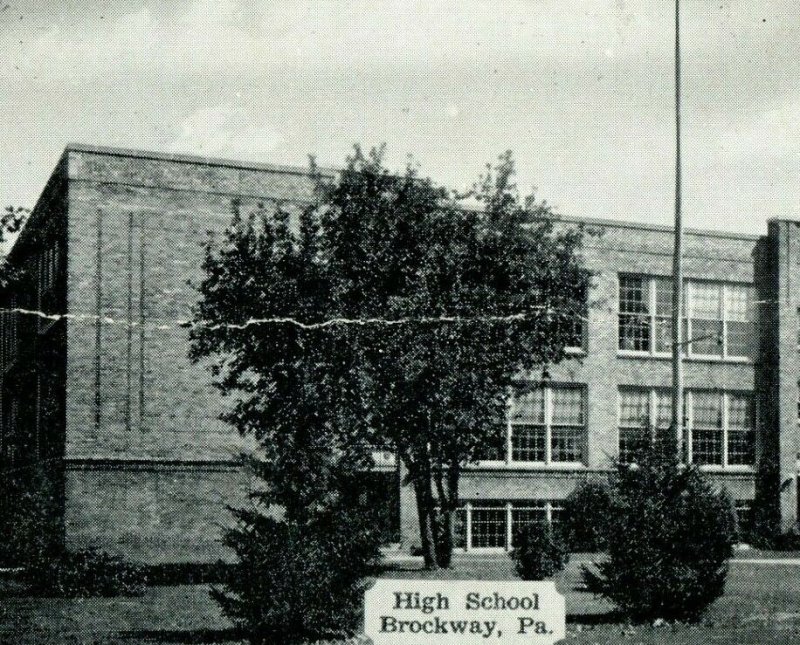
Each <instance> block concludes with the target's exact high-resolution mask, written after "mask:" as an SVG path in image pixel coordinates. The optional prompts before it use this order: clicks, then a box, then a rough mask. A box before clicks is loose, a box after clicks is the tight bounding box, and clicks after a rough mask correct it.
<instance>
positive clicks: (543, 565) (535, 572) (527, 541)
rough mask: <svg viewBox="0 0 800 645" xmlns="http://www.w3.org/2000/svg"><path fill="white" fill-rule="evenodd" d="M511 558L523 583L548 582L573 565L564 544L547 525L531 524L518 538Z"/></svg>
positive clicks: (524, 527) (543, 523) (522, 530)
mask: <svg viewBox="0 0 800 645" xmlns="http://www.w3.org/2000/svg"><path fill="white" fill-rule="evenodd" d="M514 543H515V547H514V549H513V550H512V551H511V553H510V554H509V555H510V556H511V558H512V560H514V565H515V567H516V570H517V574H518V575H519V577H520V578H522V579H523V580H544V579H545V578H550V577H552V576H554V575H555V574H556V573H558V572H559V571H561V570H562V569H563V568H564V565H566V563H567V562H568V561H569V555H568V554H567V552H566V549H565V548H564V546H563V544H562V543H561V540H560V539H559V538H558V537H557V536H556V534H555V532H554V531H553V529H552V528H551V527H550V525H549V524H547V523H546V522H531V523H530V524H527V525H525V526H523V527H522V529H520V531H519V532H518V533H517V535H516V536H515V541H514Z"/></svg>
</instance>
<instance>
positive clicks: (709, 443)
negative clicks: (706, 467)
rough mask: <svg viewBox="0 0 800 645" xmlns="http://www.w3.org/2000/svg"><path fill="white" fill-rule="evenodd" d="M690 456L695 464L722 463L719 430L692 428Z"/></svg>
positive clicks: (720, 433) (720, 434) (718, 464)
mask: <svg viewBox="0 0 800 645" xmlns="http://www.w3.org/2000/svg"><path fill="white" fill-rule="evenodd" d="M692 457H693V461H694V463H696V464H715V465H717V466H720V465H722V432H721V431H720V430H700V429H698V428H694V429H693V430H692Z"/></svg>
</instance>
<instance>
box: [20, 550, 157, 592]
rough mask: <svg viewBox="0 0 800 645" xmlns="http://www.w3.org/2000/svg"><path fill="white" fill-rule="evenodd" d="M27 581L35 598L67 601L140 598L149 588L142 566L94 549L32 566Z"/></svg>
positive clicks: (64, 555)
mask: <svg viewBox="0 0 800 645" xmlns="http://www.w3.org/2000/svg"><path fill="white" fill-rule="evenodd" d="M25 578H26V580H27V582H28V583H29V585H30V591H31V592H32V593H34V594H37V595H43V596H59V597H67V598H76V597H89V596H140V595H142V594H143V593H144V591H145V588H146V584H147V579H146V576H145V570H144V567H142V566H141V565H138V564H134V563H131V562H126V561H124V560H123V559H122V558H119V557H116V556H112V555H109V554H108V553H106V552H104V551H97V550H94V549H88V550H84V551H77V552H66V553H64V554H62V555H61V556H60V557H56V558H51V559H47V560H42V561H41V562H37V563H33V564H32V565H31V566H30V567H29V568H28V569H27V571H26V574H25Z"/></svg>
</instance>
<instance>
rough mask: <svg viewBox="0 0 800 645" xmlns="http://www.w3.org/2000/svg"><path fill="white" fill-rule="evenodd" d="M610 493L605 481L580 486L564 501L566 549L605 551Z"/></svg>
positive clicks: (562, 523) (563, 514) (563, 526)
mask: <svg viewBox="0 0 800 645" xmlns="http://www.w3.org/2000/svg"><path fill="white" fill-rule="evenodd" d="M610 513H611V491H610V490H609V486H608V484H607V483H605V482H598V481H587V482H583V483H581V484H579V485H578V486H577V487H576V488H575V490H573V491H572V492H571V493H570V494H569V496H568V497H567V499H566V500H565V501H564V511H563V513H562V515H561V517H562V522H561V532H562V536H563V539H564V542H565V543H566V546H567V548H568V549H569V550H570V551H572V552H573V553H575V552H581V551H583V552H587V551H588V552H591V551H605V549H606V545H607V543H608V540H607V538H606V536H607V534H608V523H609V515H610Z"/></svg>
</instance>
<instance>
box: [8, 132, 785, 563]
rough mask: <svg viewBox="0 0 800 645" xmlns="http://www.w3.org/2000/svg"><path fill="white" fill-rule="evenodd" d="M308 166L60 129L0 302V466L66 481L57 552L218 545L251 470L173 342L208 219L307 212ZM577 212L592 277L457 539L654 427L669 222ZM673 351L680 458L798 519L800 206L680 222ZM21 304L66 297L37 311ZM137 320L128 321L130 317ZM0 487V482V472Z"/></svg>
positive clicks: (464, 512)
mask: <svg viewBox="0 0 800 645" xmlns="http://www.w3.org/2000/svg"><path fill="white" fill-rule="evenodd" d="M311 191H312V184H311V181H310V179H309V177H308V175H307V172H306V170H305V169H302V168H288V167H282V166H273V165H264V164H251V163H239V162H233V161H225V160H215V159H205V158H198V157H189V156H177V155H165V154H156V153H147V152H139V151H131V150H121V149H107V148H97V147H90V146H83V145H71V146H69V147H67V149H66V150H65V151H64V153H63V155H62V157H61V159H60V161H59V162H58V164H57V166H56V168H55V170H54V171H53V174H52V176H51V178H50V180H49V181H48V183H47V185H46V186H45V188H44V191H43V192H42V195H41V197H40V198H39V200H38V202H37V204H36V206H35V208H34V210H33V213H32V215H31V218H30V220H29V223H28V224H27V226H26V227H25V229H24V231H23V233H22V234H21V236H20V238H19V239H18V241H17V243H16V244H15V245H14V248H13V249H12V251H11V254H10V257H9V261H10V263H11V266H12V267H18V268H21V269H23V270H24V274H23V276H22V278H21V280H19V281H18V282H16V283H15V285H14V286H13V287H12V288H9V289H6V290H5V291H4V292H3V293H2V294H1V296H0V298H1V300H0V303H1V304H2V308H3V310H4V312H3V313H2V314H0V471H2V472H6V473H8V472H14V471H15V470H18V469H22V468H30V467H32V466H33V465H34V464H37V463H38V464H40V465H41V466H43V467H44V468H45V469H46V470H47V471H48V472H50V473H51V474H52V475H53V477H54V479H55V480H56V481H57V482H58V486H59V489H60V491H61V493H62V495H61V497H62V498H63V499H62V508H61V518H60V531H61V534H62V537H63V539H64V541H65V542H66V544H67V546H68V547H70V548H84V547H87V546H96V547H99V548H103V549H106V550H108V551H111V552H114V553H119V554H122V555H125V556H126V557H129V558H131V559H138V560H143V561H149V562H159V561H160V562H170V561H175V562H177V561H188V560H194V561H210V560H215V559H217V558H219V557H227V556H228V555H229V554H227V553H226V551H225V549H224V548H223V547H222V545H221V544H220V543H219V535H220V530H221V527H223V526H226V525H228V524H229V523H230V519H229V515H228V513H227V511H226V510H225V506H226V505H234V506H236V505H243V504H246V503H247V492H248V491H249V490H250V488H251V486H252V485H254V482H251V481H249V479H248V476H247V474H246V473H245V472H243V471H242V469H241V468H240V467H239V465H238V462H237V457H238V455H239V454H240V453H241V452H242V451H243V450H244V451H246V450H249V449H252V448H253V447H254V446H253V445H250V444H248V442H247V441H245V440H243V439H242V438H240V437H239V436H238V434H237V433H236V431H235V430H234V429H232V428H231V427H229V426H226V425H225V424H223V423H222V422H221V421H220V420H219V418H218V417H219V414H220V412H221V411H222V410H223V409H224V406H226V405H227V404H228V402H226V401H224V400H222V398H221V397H220V394H219V393H218V392H217V391H216V390H215V389H214V388H213V387H212V386H211V376H210V373H209V372H208V370H207V369H206V367H205V366H204V365H202V364H200V365H194V364H192V363H190V361H189V359H188V349H189V340H188V330H187V329H186V327H185V325H181V324H180V321H184V320H186V319H188V318H190V317H191V316H190V312H191V308H192V306H193V305H194V304H195V303H196V301H197V293H196V291H195V289H194V288H193V287H192V284H197V283H199V281H200V280H201V279H202V270H201V261H202V257H203V243H204V242H205V241H206V232H207V231H208V230H213V231H217V232H221V231H222V230H224V228H225V226H226V225H227V224H228V223H229V221H230V217H231V204H232V201H233V200H235V199H236V200H239V201H240V203H241V204H242V208H243V211H244V212H247V211H248V210H249V209H251V208H255V207H256V206H257V205H258V204H259V203H265V204H267V205H269V204H275V203H277V202H280V203H282V204H283V205H284V206H287V207H289V208H298V209H299V208H300V207H301V206H302V205H303V204H304V203H305V202H306V201H307V200H308V199H309V198H310V197H311ZM563 223H564V225H575V224H580V223H585V224H587V225H590V226H591V227H592V228H593V229H595V230H597V231H599V232H600V233H601V234H600V235H592V236H589V237H587V239H586V244H585V249H584V258H585V262H586V264H587V266H588V267H589V268H590V269H592V270H594V271H595V272H596V274H597V275H596V278H595V286H594V289H593V292H592V293H591V294H590V302H591V303H592V306H591V308H590V313H589V317H588V321H586V322H584V324H583V325H582V326H581V329H580V333H579V334H578V335H577V337H576V343H575V347H573V348H571V349H570V353H571V357H570V359H569V360H567V361H564V362H563V363H562V364H560V365H557V366H553V367H551V368H550V369H549V379H548V381H547V383H546V384H545V387H543V388H541V389H538V390H536V391H534V392H532V393H530V394H526V395H524V396H520V397H518V398H517V399H516V400H514V401H513V403H512V405H511V407H510V413H509V418H508V422H507V430H508V432H507V439H506V442H505V445H504V446H501V447H499V448H497V449H493V450H491V451H487V454H486V457H487V459H485V460H484V461H481V462H480V463H479V464H477V465H473V466H470V467H469V468H468V469H467V470H466V472H465V473H464V475H463V477H462V483H461V488H460V494H461V497H462V499H463V500H464V506H463V508H462V509H461V511H460V513H459V517H460V520H461V521H460V522H459V527H460V536H459V540H458V541H459V545H460V547H461V548H464V549H469V550H479V549H505V548H508V547H509V546H510V542H511V535H512V534H513V529H514V526H515V525H516V524H518V523H520V522H523V521H527V520H530V519H532V518H540V519H547V520H550V521H554V522H557V521H558V516H559V512H560V509H561V508H562V504H563V500H564V498H565V497H566V496H567V495H568V494H569V493H570V491H571V490H572V489H573V488H574V487H575V486H576V485H577V484H578V483H579V482H581V481H584V480H586V479H587V478H592V477H597V476H600V475H602V474H604V473H605V472H607V470H608V468H609V466H610V464H611V461H612V460H613V459H614V458H617V457H619V456H622V457H623V458H624V457H625V455H626V453H627V451H629V450H630V449H631V446H632V445H633V444H634V443H635V441H636V440H637V437H638V436H640V435H641V433H642V432H643V431H645V430H644V429H645V428H647V427H657V428H658V427H664V426H665V424H668V423H669V419H670V415H671V410H670V396H669V389H668V388H669V386H670V382H671V368H670V360H669V356H670V355H669V347H668V342H669V334H670V332H669V324H670V323H669V316H670V302H671V287H670V280H669V276H670V274H671V270H672V231H671V229H670V228H667V227H659V226H652V225H646V224H637V223H628V222H615V221H610V220H581V219H574V218H563ZM684 262H685V274H686V278H687V288H686V314H687V318H686V321H685V323H684V324H685V325H686V330H687V333H688V336H687V337H688V338H698V339H701V338H702V340H698V341H696V342H693V343H691V344H690V345H689V349H688V351H687V355H686V362H685V385H686V401H687V406H686V426H687V433H688V439H689V441H688V444H689V451H690V458H691V460H692V461H694V462H696V463H699V464H701V465H702V468H703V469H704V470H706V471H707V472H708V473H709V474H710V475H711V477H712V478H713V480H714V481H715V482H716V483H717V484H718V485H720V486H725V487H726V488H727V490H728V491H729V492H730V494H731V496H732V497H733V498H734V499H735V500H736V503H737V507H738V509H739V511H740V513H741V514H742V515H743V516H745V517H746V516H747V515H748V514H750V513H751V512H752V508H753V504H754V500H755V499H756V498H758V500H759V501H758V503H759V504H766V505H768V506H769V507H770V509H771V510H772V511H773V512H774V513H776V514H777V516H778V517H779V519H780V523H781V527H782V528H783V530H788V529H789V528H791V527H792V526H794V524H795V522H796V520H797V506H798V504H797V473H798V467H797V453H798V380H800V364H799V363H798V328H799V327H798V322H799V319H798V311H799V310H800V270H799V267H798V263H799V262H800V223H797V222H792V221H786V220H779V219H775V220H770V222H769V223H768V227H767V230H766V231H765V233H764V235H760V236H748V235H740V234H732V233H724V232H712V231H687V233H686V237H685V261H684ZM20 310H26V311H41V312H45V313H48V314H67V316H66V317H54V318H53V319H50V318H46V317H42V316H38V315H35V314H32V313H24V312H21V311H20ZM129 323H135V324H129ZM400 468H401V465H400V464H397V463H396V462H395V460H394V458H393V456H392V455H391V454H389V453H381V454H378V455H376V466H375V470H374V472H373V473H371V474H369V475H365V476H370V477H372V478H373V479H374V486H373V487H372V488H373V490H374V491H375V503H376V504H379V505H380V507H381V508H383V509H385V514H384V515H385V526H384V531H385V536H386V541H387V542H392V543H399V544H400V545H401V548H403V549H404V550H407V549H409V548H411V547H413V546H414V545H415V544H416V543H417V542H418V531H417V525H416V509H415V502H414V497H413V492H412V490H411V488H410V487H404V486H401V484H400V481H401V477H400V473H399V469H400ZM0 481H2V479H0Z"/></svg>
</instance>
